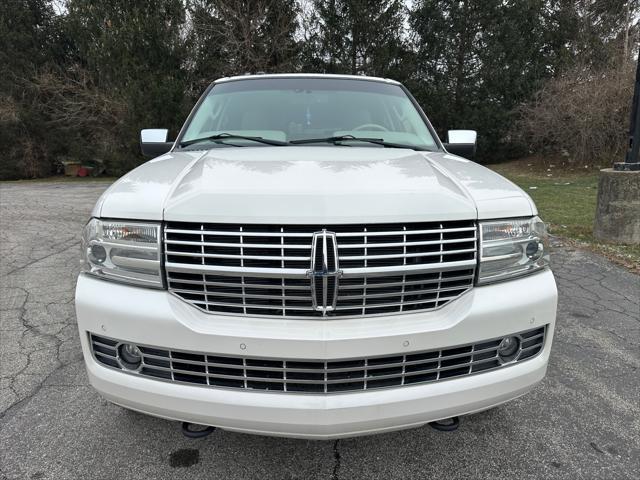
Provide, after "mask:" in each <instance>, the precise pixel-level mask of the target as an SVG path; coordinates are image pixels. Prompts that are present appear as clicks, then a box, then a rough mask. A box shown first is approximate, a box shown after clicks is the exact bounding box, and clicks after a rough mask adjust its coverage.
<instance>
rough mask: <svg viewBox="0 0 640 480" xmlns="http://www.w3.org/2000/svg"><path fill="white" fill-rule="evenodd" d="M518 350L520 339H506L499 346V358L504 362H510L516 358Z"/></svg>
mask: <svg viewBox="0 0 640 480" xmlns="http://www.w3.org/2000/svg"><path fill="white" fill-rule="evenodd" d="M518 350H520V340H518V337H504V338H503V339H502V341H501V342H500V345H498V356H499V357H500V360H502V361H503V362H509V361H511V360H513V359H514V358H515V357H516V355H517V353H518Z"/></svg>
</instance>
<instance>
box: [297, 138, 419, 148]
mask: <svg viewBox="0 0 640 480" xmlns="http://www.w3.org/2000/svg"><path fill="white" fill-rule="evenodd" d="M344 141H354V142H367V143H375V144H376V145H382V146H383V147H387V148H410V149H412V150H426V149H425V148H422V147H418V146H417V145H406V144H403V143H393V142H385V141H384V140H383V139H382V138H367V137H354V136H353V135H339V136H337V137H325V138H303V139H301V140H291V141H290V142H289V143H290V144H291V145H304V144H307V143H338V142H344Z"/></svg>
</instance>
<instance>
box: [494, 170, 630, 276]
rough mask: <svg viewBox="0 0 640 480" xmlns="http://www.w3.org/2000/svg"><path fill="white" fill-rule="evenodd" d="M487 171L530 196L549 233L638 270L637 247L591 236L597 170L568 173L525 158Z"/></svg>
mask: <svg viewBox="0 0 640 480" xmlns="http://www.w3.org/2000/svg"><path fill="white" fill-rule="evenodd" d="M538 165H539V164H538ZM489 168H491V169H492V170H495V171H496V172H498V173H499V174H501V175H504V176H505V177H507V178H508V179H509V180H511V181H512V182H514V183H516V184H517V185H519V186H520V187H521V188H522V189H523V190H525V191H526V192H527V193H528V194H529V195H531V198H533V201H534V202H535V203H536V205H537V207H538V211H539V212H540V217H541V218H542V219H543V220H544V221H545V222H547V223H549V224H550V225H549V231H550V233H552V234H553V235H557V236H560V237H564V238H566V239H568V240H570V241H573V242H574V243H575V244H577V245H578V246H584V247H587V248H589V249H591V250H594V251H596V252H598V253H600V254H602V255H605V256H606V257H608V258H610V259H611V260H613V261H615V262H616V263H619V264H622V265H624V266H626V267H628V268H630V269H632V270H635V271H640V246H638V245H619V244H611V243H603V242H599V241H597V240H596V239H595V238H594V237H593V222H594V219H595V213H596V199H597V193H598V173H597V171H594V170H584V171H581V170H568V171H567V170H564V169H563V170H560V169H556V168H553V167H552V166H550V165H549V166H547V168H540V167H538V166H536V165H535V164H530V163H527V160H526V159H525V160H519V161H516V162H509V163H504V164H498V165H489Z"/></svg>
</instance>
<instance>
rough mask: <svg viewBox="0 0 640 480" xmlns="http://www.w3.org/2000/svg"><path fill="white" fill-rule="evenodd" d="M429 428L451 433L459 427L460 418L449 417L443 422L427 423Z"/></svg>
mask: <svg viewBox="0 0 640 480" xmlns="http://www.w3.org/2000/svg"><path fill="white" fill-rule="evenodd" d="M429 426H430V427H431V428H433V429H434V430H438V431H439V432H453V431H454V430H457V429H458V427H459V426H460V418H458V417H451V418H445V419H443V420H437V421H435V422H429Z"/></svg>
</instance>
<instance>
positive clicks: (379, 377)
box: [90, 327, 546, 393]
mask: <svg viewBox="0 0 640 480" xmlns="http://www.w3.org/2000/svg"><path fill="white" fill-rule="evenodd" d="M545 334H546V327H540V328H536V329H533V330H527V331H525V332H520V333H517V334H514V335H513V336H515V337H517V339H518V351H517V353H516V354H513V355H510V357H509V361H508V362H504V361H503V360H501V358H500V357H499V355H498V346H499V345H500V342H501V341H502V340H503V338H504V337H500V338H494V339H491V340H486V341H482V342H478V343H473V344H468V345H462V346H458V347H452V348H446V349H442V350H429V351H420V352H412V353H406V354H398V355H387V356H382V357H367V358H352V359H346V360H328V361H327V360H300V359H276V358H255V357H241V356H228V355H224V356H221V355H217V354H215V353H196V352H187V351H182V350H168V349H164V348H159V347H151V346H146V345H140V344H138V345H137V346H138V348H139V349H140V351H141V352H142V362H141V364H140V366H139V368H137V369H135V370H132V369H130V368H127V367H126V366H124V365H123V363H122V362H121V361H120V359H119V350H120V349H119V347H120V345H121V344H122V343H123V342H122V341H120V340H116V339H112V338H107V337H103V336H98V335H94V334H90V344H91V350H92V353H93V356H94V358H95V359H96V361H98V362H99V363H101V364H103V365H106V366H108V367H112V368H115V369H119V370H122V371H125V372H128V373H131V374H135V375H141V376H144V377H150V378H156V379H161V380H165V381H170V382H177V383H186V384H194V385H202V386H209V387H218V388H235V389H247V390H268V391H280V392H290V393H337V392H346V391H357V390H370V389H376V388H385V387H399V386H402V385H416V384H421V383H428V382H437V381H441V380H446V379H450V378H458V377H463V376H467V375H472V374H475V373H480V372H486V371H489V370H495V369H498V368H504V367H506V366H508V365H511V364H513V363H517V362H521V361H524V360H527V359H530V358H532V357H534V356H536V355H537V354H539V353H540V352H541V351H542V348H543V346H544V341H545Z"/></svg>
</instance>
